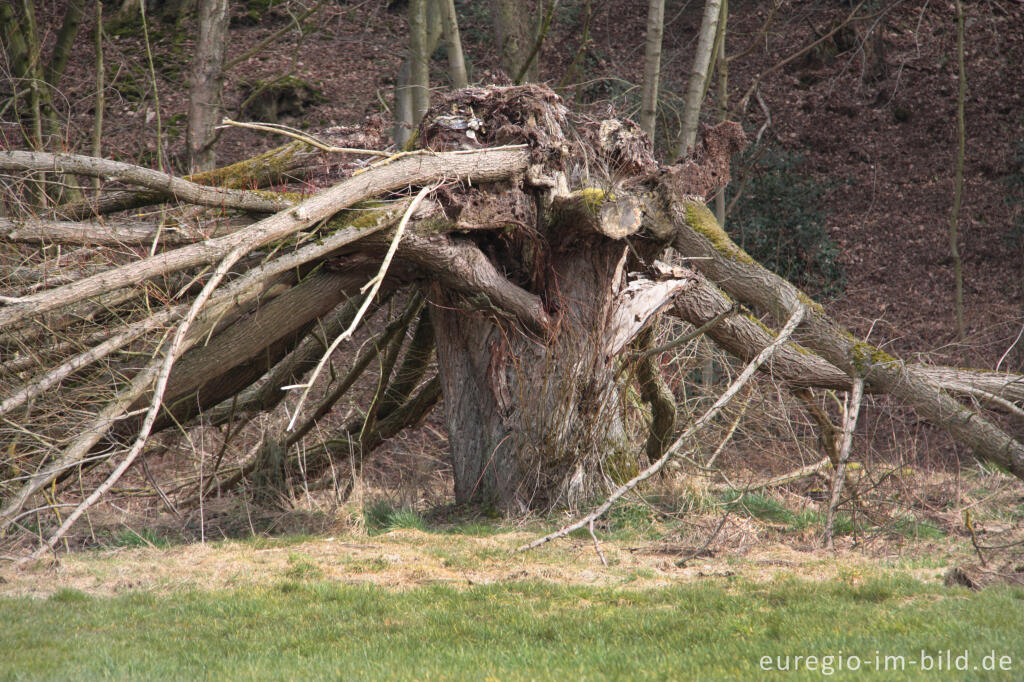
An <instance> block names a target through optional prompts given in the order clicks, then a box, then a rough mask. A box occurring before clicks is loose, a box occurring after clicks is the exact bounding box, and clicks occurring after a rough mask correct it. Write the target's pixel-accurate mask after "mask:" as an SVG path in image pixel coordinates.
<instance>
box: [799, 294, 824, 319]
mask: <svg viewBox="0 0 1024 682" xmlns="http://www.w3.org/2000/svg"><path fill="white" fill-rule="evenodd" d="M796 297H797V299H798V300H799V301H800V302H801V303H803V304H804V305H805V306H807V308H808V309H809V310H811V311H813V312H816V313H818V314H819V315H824V314H825V308H824V307H822V305H821V304H820V303H818V302H817V301H815V300H814V299H813V298H811V297H810V296H808V295H807V294H805V293H804V292H802V291H800V290H799V289H797V290H796Z"/></svg>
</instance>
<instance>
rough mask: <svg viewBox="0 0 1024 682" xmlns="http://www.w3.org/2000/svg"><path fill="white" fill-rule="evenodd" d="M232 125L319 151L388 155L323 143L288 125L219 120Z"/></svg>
mask: <svg viewBox="0 0 1024 682" xmlns="http://www.w3.org/2000/svg"><path fill="white" fill-rule="evenodd" d="M226 126H233V127H235V128H247V129H249V130H259V131H262V132H266V133H278V134H280V135H285V136H287V137H290V138H293V139H295V140H298V141H300V142H305V143H306V144H308V145H309V146H311V147H316V148H317V149H319V150H320V151H324V152H328V153H331V154H364V155H367V156H389V155H390V154H389V153H388V152H382V151H380V150H377V149H359V148H357V147H335V146H333V145H329V144H324V143H323V142H321V141H320V140H318V139H316V138H315V137H313V136H311V135H306V134H304V133H300V132H298V131H296V130H292V129H291V128H289V127H288V126H283V125H272V124H269V123H244V122H242V121H232V120H231V119H230V118H225V119H224V120H223V121H221V127H226Z"/></svg>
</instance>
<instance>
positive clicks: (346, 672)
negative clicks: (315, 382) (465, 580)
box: [0, 560, 1024, 680]
mask: <svg viewBox="0 0 1024 682" xmlns="http://www.w3.org/2000/svg"><path fill="white" fill-rule="evenodd" d="M298 562H299V560H297V561H296V563H297V564H298ZM0 642H2V643H3V650H4V656H3V657H2V658H0V679H95V678H115V679H126V678H132V679H188V680H191V679H196V678H205V679H388V680H392V679H417V680H425V679H486V678H495V679H502V680H519V679H531V680H533V679H559V680H561V679H765V678H766V675H765V674H764V673H763V672H762V671H761V670H759V665H760V661H761V657H762V656H772V657H774V656H778V655H786V654H789V655H791V656H793V655H803V656H808V655H816V656H819V657H821V656H829V655H831V656H836V655H838V654H839V652H840V651H841V652H842V653H843V656H844V657H846V659H848V658H849V657H850V656H851V655H853V656H858V657H860V660H861V661H867V660H869V659H871V660H873V657H874V656H875V652H876V651H877V652H880V654H881V655H883V656H885V655H891V656H905V657H906V660H907V661H910V660H914V661H917V660H919V659H920V652H921V650H922V649H923V650H925V651H926V652H935V651H940V650H942V651H944V650H946V649H949V650H952V651H954V652H956V653H954V656H955V655H958V654H959V653H960V652H962V651H963V650H964V649H967V650H968V651H969V652H970V656H971V659H970V660H971V663H972V665H973V664H978V665H980V664H981V662H982V660H983V659H982V657H983V656H984V655H985V654H987V653H989V652H990V651H995V652H996V654H998V655H1009V656H1013V657H1014V659H1015V660H1014V661H1013V670H1011V671H1009V672H1004V673H1001V674H1002V675H1003V677H999V676H998V675H997V676H995V677H993V676H987V677H986V676H984V675H983V674H982V673H981V671H977V672H976V671H970V670H969V671H967V672H966V673H958V674H957V675H956V679H1019V675H1020V673H1021V670H1024V660H1016V659H1018V658H1019V657H1020V655H1021V652H1024V590H1020V589H1006V588H1001V589H990V590H986V591H983V592H980V593H970V592H967V591H965V590H962V589H946V588H942V587H939V586H928V585H924V584H922V583H919V582H916V581H913V580H910V579H908V578H900V577H876V578H868V579H863V580H856V579H852V578H847V579H846V580H840V581H832V582H813V583H812V582H800V581H796V580H792V579H789V580H777V581H775V582H772V583H768V584H764V585H754V584H745V583H736V582H733V583H731V584H728V585H723V584H721V583H718V582H716V583H711V582H706V583H700V584H690V585H686V586H676V587H670V588H664V589H657V590H622V589H619V590H616V589H608V588H588V587H573V586H560V585H551V584H538V583H510V584H498V585H490V586H478V587H473V588H469V589H465V590H461V591H460V590H457V589H454V588H451V587H443V586H439V587H420V588H416V589H412V590H407V591H392V590H387V589H383V588H377V587H366V586H351V585H340V584H334V583H326V582H323V581H310V580H308V579H305V580H301V581H296V580H286V581H285V582H281V583H278V584H276V585H271V586H262V587H250V588H247V589H238V590H234V591H220V592H200V591H190V592H182V593H174V594H169V595H161V596H158V595H155V594H151V593H130V594H126V595H123V596H118V597H114V598H97V597H91V596H87V595H85V594H83V593H81V592H76V591H74V590H62V591H60V592H57V593H56V594H54V595H53V597H51V598H50V599H49V600H33V599H29V598H18V599H10V598H7V599H0ZM773 665H774V663H773ZM819 665H820V663H819ZM865 672H868V673H871V672H874V671H873V670H871V671H866V669H865V668H862V670H861V671H860V672H858V673H850V672H839V671H837V672H836V673H835V674H834V675H832V677H835V678H837V679H855V678H856V679H859V678H860V676H862V675H864V674H865ZM777 675H778V673H775V674H774V675H772V676H777ZM972 675H973V677H972ZM785 676H786V679H798V680H799V679H819V678H820V677H821V676H822V673H821V672H820V671H817V670H816V671H801V672H789V673H785ZM869 676H870V674H869ZM874 676H875V677H876V678H878V679H887V680H900V679H945V678H943V677H942V675H938V676H936V674H935V673H934V672H931V673H922V672H921V671H920V670H919V669H918V666H917V665H910V664H907V665H906V666H905V669H904V670H902V671H898V670H892V669H890V670H889V671H887V672H886V673H885V674H884V675H881V674H877V673H876V674H875V675H874Z"/></svg>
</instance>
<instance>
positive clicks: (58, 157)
mask: <svg viewBox="0 0 1024 682" xmlns="http://www.w3.org/2000/svg"><path fill="white" fill-rule="evenodd" d="M0 169H2V170H9V171H21V172H58V173H75V174H77V175H88V176H90V177H94V178H108V179H109V178H114V179H117V180H121V181H123V182H128V183H131V184H133V185H140V186H142V187H148V188H149V189H155V190H159V191H160V192H165V193H167V194H169V195H171V196H173V197H174V198H176V199H180V200H182V201H187V202H189V203H192V204H199V205H201V206H217V207H219V208H233V209H236V210H239V211H254V212H257V213H277V212H278V211H282V210H284V209H286V208H288V207H290V206H291V205H292V203H293V202H291V201H289V200H287V199H284V198H281V199H276V198H267V197H265V196H261V195H259V194H255V193H253V192H247V191H244V190H240V189H224V188H221V187H206V186H204V185H198V184H196V183H194V182H189V181H188V180H183V179H182V178H177V177H174V176H173V175H168V174H167V173H161V172H160V171H155V170H152V169H150V168H143V167H142V166H135V165H132V164H130V163H123V162H121V161H111V160H109V159H97V158H95V157H92V156H81V155H79V154H47V153H45V152H22V151H8V152H0Z"/></svg>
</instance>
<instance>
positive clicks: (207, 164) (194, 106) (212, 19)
mask: <svg viewBox="0 0 1024 682" xmlns="http://www.w3.org/2000/svg"><path fill="white" fill-rule="evenodd" d="M227 27H228V0H201V2H200V3H199V40H198V42H197V43H196V55H195V61H194V62H193V65H192V87H191V91H190V92H189V113H188V156H189V167H190V168H191V172H193V173H195V172H198V171H205V170H209V169H211V168H213V166H214V151H213V143H214V142H215V141H216V139H217V133H216V130H215V129H216V126H217V124H218V123H220V117H221V93H222V91H223V87H224V55H225V52H226V44H225V43H226V42H227Z"/></svg>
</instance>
